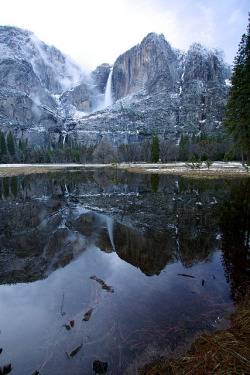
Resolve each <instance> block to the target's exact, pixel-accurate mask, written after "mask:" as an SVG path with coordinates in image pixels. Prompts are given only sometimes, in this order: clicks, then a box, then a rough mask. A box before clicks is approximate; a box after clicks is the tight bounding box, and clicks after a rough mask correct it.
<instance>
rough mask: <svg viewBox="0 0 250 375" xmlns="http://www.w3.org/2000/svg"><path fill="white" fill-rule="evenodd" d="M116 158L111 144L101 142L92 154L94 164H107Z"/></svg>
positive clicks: (115, 152)
mask: <svg viewBox="0 0 250 375" xmlns="http://www.w3.org/2000/svg"><path fill="white" fill-rule="evenodd" d="M116 157H117V151H116V149H115V148H114V146H112V144H111V143H109V142H105V141H102V142H100V143H99V145H98V146H97V147H96V149H95V150H94V152H93V161H94V163H101V164H109V163H111V162H112V160H113V159H114V158H116Z"/></svg>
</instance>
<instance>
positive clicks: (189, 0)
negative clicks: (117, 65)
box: [0, 0, 250, 69]
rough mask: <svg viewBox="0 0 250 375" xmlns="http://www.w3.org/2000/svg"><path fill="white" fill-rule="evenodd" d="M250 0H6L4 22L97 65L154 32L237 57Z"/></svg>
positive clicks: (0, 16)
mask: <svg viewBox="0 0 250 375" xmlns="http://www.w3.org/2000/svg"><path fill="white" fill-rule="evenodd" d="M249 11H250V1H249V0H67V1H65V0H6V1H5V0H2V1H1V8H0V25H12V26H18V27H21V28H25V29H28V30H31V31H33V32H34V34H35V35H36V36H37V37H38V38H39V39H40V40H42V41H44V42H45V43H47V44H52V45H54V46H55V47H57V48H58V49H60V50H61V51H62V52H64V53H66V54H68V55H70V56H71V57H72V58H73V59H74V60H76V61H77V62H78V63H80V64H81V65H82V66H83V67H85V68H89V69H94V68H95V67H96V66H97V65H99V64H101V63H104V62H108V63H110V64H113V63H114V62H115V60H116V58H117V57H118V56H119V55H120V54H122V53H123V52H125V51H126V50H128V49H130V48H131V47H133V46H134V45H136V44H138V43H140V42H141V41H142V39H143V38H144V37H145V36H146V35H147V34H148V33H149V32H156V33H159V34H161V33H162V34H164V36H165V38H166V40H167V41H169V42H170V44H171V45H172V47H174V48H179V49H184V50H187V49H188V48H189V46H190V44H192V43H193V42H200V43H201V44H203V45H205V46H207V47H210V48H220V49H223V50H224V52H225V59H226V61H227V62H228V63H230V64H231V63H232V62H233V59H234V56H235V54H236V52H237V50H238V44H239V42H240V40H241V36H242V34H243V33H244V32H246V28H247V25H248V12H249Z"/></svg>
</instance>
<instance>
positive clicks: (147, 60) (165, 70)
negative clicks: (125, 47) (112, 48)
mask: <svg viewBox="0 0 250 375" xmlns="http://www.w3.org/2000/svg"><path fill="white" fill-rule="evenodd" d="M177 81H178V72H177V57H176V55H175V54H174V52H173V50H172V48H171V47H170V45H169V43H168V42H167V41H166V40H165V39H164V36H163V35H160V36H158V35H157V34H154V33H151V34H149V35H148V36H147V37H146V38H144V39H143V41H142V43H141V44H139V45H137V46H135V47H133V48H132V49H130V50H129V51H127V52H125V53H124V54H123V55H121V56H119V57H118V59H117V60H116V62H115V64H114V69H113V86H114V95H115V99H116V100H118V99H121V98H123V97H125V96H127V95H129V94H132V93H135V92H136V91H139V90H140V89H144V88H145V89H147V90H148V91H149V92H150V91H152V90H153V89H154V90H156V89H157V88H159V89H162V88H164V89H165V90H166V91H167V92H171V91H174V90H175V87H176V82H177Z"/></svg>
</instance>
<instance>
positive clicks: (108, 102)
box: [103, 68, 113, 108]
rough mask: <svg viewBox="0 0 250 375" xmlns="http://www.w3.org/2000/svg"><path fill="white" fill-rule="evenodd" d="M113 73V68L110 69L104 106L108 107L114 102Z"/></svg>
mask: <svg viewBox="0 0 250 375" xmlns="http://www.w3.org/2000/svg"><path fill="white" fill-rule="evenodd" d="M112 74H113V68H111V69H110V72H109V77H108V80H107V85H106V89H105V94H104V105H103V108H106V107H108V106H110V105H112V104H113V93H112Z"/></svg>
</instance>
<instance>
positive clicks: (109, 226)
mask: <svg viewBox="0 0 250 375" xmlns="http://www.w3.org/2000/svg"><path fill="white" fill-rule="evenodd" d="M106 220H107V230H108V234H109V240H110V243H111V245H112V248H113V250H114V251H115V243H114V220H113V219H111V218H110V217H106Z"/></svg>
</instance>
